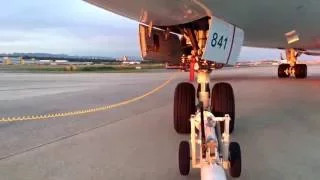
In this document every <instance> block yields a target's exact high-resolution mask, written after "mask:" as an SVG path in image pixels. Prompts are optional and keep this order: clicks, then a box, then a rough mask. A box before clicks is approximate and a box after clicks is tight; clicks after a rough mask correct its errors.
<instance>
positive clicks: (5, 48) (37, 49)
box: [0, 0, 282, 60]
mask: <svg viewBox="0 0 320 180" xmlns="http://www.w3.org/2000/svg"><path fill="white" fill-rule="evenodd" d="M1 5H2V8H1V13H0V22H1V27H0V53H13V52H24V53H27V52H28V53H31V52H32V53H56V54H68V55H81V56H108V57H121V56H124V55H127V56H140V52H139V44H138V24H137V22H134V21H132V20H129V19H127V18H125V17H121V16H118V15H116V14H113V13H111V12H108V11H105V10H103V9H100V8H98V7H95V6H93V5H90V4H88V3H86V2H84V1H82V0H11V1H4V0H2V2H1ZM280 52H282V51H280V50H270V49H260V48H248V47H243V48H242V51H241V54H240V57H239V58H240V59H241V60H252V59H275V58H276V59H279V57H280Z"/></svg>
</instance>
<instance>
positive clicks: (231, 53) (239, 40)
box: [202, 17, 244, 65]
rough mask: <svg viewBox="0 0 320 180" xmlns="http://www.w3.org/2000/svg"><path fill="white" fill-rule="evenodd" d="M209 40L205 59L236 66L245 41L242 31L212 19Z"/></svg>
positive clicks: (219, 20)
mask: <svg viewBox="0 0 320 180" xmlns="http://www.w3.org/2000/svg"><path fill="white" fill-rule="evenodd" d="M207 39H208V40H207V43H206V46H205V50H204V53H203V56H202V58H203V59H206V60H209V61H215V62H216V63H223V64H229V65H235V64H236V62H237V59H238V56H239V54H240V50H241V47H242V44H243V39H244V32H243V30H242V29H240V28H238V27H236V26H234V25H232V24H229V23H227V22H225V21H223V20H221V19H218V18H216V17H212V18H211V20H210V29H209V33H208V38H207Z"/></svg>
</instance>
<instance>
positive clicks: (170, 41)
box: [139, 24, 182, 63]
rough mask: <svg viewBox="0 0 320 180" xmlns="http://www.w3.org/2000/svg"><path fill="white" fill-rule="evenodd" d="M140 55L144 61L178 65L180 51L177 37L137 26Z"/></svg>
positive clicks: (143, 26)
mask: <svg viewBox="0 0 320 180" xmlns="http://www.w3.org/2000/svg"><path fill="white" fill-rule="evenodd" d="M139 40H140V50H141V55H142V58H143V59H144V60H153V61H158V62H170V63H179V62H180V59H181V56H182V51H181V45H180V39H179V37H178V36H177V35H174V34H171V33H167V34H166V32H164V31H161V30H158V29H152V30H151V32H150V30H149V27H148V26H145V25H142V24H140V25H139Z"/></svg>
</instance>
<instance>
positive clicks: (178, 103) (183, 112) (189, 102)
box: [173, 82, 196, 134]
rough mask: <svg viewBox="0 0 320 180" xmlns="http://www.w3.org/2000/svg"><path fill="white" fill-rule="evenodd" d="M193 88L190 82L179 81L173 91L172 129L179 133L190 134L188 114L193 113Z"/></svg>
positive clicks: (194, 108)
mask: <svg viewBox="0 0 320 180" xmlns="http://www.w3.org/2000/svg"><path fill="white" fill-rule="evenodd" d="M195 94H196V93H195V88H194V86H193V85H192V84H190V83H186V82H183V83H180V84H178V86H177V87H176V89H175V92H174V107H173V119H174V129H175V130H176V132H177V133H179V134H190V130H191V129H190V125H191V124H190V121H189V120H190V116H191V114H195V111H196V106H195Z"/></svg>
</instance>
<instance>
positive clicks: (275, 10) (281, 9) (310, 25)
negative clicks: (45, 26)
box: [86, 0, 320, 49]
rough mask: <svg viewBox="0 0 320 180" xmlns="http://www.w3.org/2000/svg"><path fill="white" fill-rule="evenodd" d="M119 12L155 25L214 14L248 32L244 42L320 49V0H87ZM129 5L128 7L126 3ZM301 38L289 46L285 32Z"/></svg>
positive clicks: (272, 46)
mask: <svg viewBox="0 0 320 180" xmlns="http://www.w3.org/2000/svg"><path fill="white" fill-rule="evenodd" d="M86 1H88V2H90V3H92V4H95V5H97V6H100V7H102V8H104V9H106V10H109V11H111V12H114V13H116V14H119V15H122V16H125V17H128V18H131V19H133V20H136V21H139V22H142V23H146V24H149V23H150V22H151V21H152V24H153V25H159V26H166V25H178V24H184V23H188V22H191V21H194V20H197V19H200V18H202V17H205V16H211V15H214V16H216V17H218V18H220V19H223V20H225V21H227V22H229V23H231V24H234V25H236V26H237V27H240V28H241V29H243V30H244V32H245V39H244V45H245V46H253V47H268V48H286V47H295V48H304V49H318V48H320V23H318V17H319V16H320V11H319V7H320V1H318V0H306V1H300V0H284V1H278V0H269V1H265V0H264V1H256V0H243V1H241V2H240V1H233V0H202V1H200V0H175V1H172V0H161V1H159V0H131V1H127V0H86ZM124 4H125V6H124ZM291 30H296V31H297V32H298V34H299V36H300V41H298V42H296V43H292V44H290V45H288V43H287V41H286V38H285V36H284V34H285V33H287V32H289V31H291Z"/></svg>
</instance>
